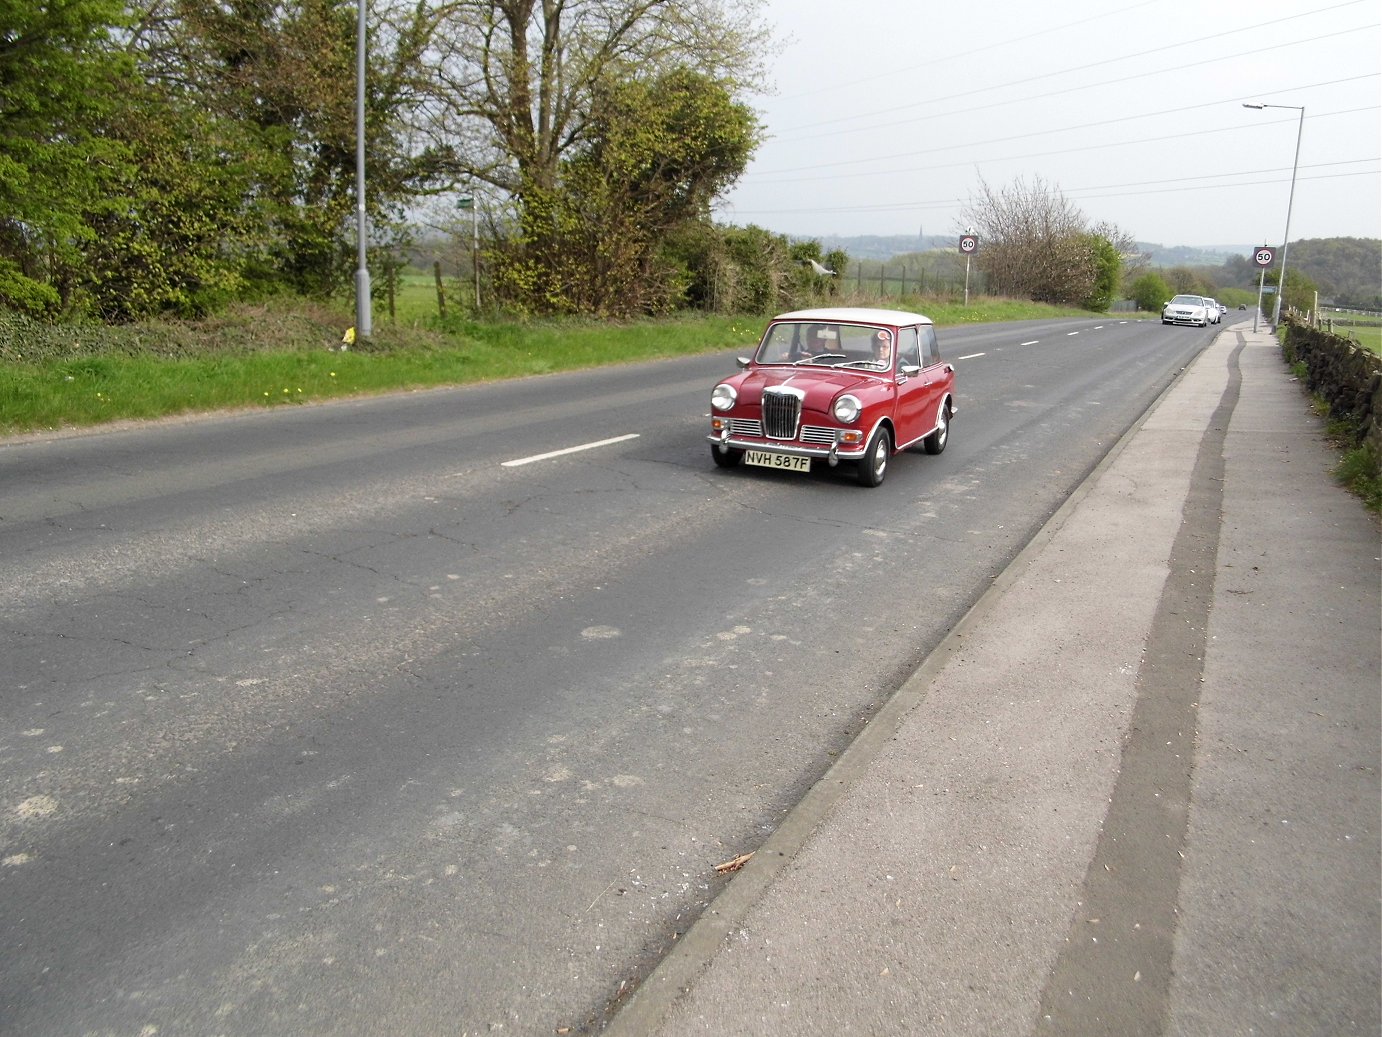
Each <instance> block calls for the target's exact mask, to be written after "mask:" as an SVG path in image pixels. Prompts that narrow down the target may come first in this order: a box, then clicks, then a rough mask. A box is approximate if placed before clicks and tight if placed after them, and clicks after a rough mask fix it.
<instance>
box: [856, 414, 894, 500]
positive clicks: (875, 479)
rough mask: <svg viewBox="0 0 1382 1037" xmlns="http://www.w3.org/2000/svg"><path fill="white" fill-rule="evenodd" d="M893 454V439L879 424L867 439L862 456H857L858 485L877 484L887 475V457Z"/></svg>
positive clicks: (880, 483)
mask: <svg viewBox="0 0 1382 1037" xmlns="http://www.w3.org/2000/svg"><path fill="white" fill-rule="evenodd" d="M892 454H893V439H892V436H890V435H888V430H887V428H885V427H884V426H882V425H880V426H879V427H878V430H877V431H876V432H874V434H873V436H872V438H870V439H869V445H868V446H867V447H866V448H865V449H864V456H863V457H861V458H859V485H860V486H879V485H882V482H883V480H884V479H885V478H887V475H888V459H889V458H890V457H892Z"/></svg>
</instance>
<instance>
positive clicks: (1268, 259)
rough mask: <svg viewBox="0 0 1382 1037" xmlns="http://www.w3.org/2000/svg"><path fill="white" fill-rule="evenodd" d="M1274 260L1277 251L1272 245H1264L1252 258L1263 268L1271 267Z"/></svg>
mask: <svg viewBox="0 0 1382 1037" xmlns="http://www.w3.org/2000/svg"><path fill="white" fill-rule="evenodd" d="M1274 259H1276V251H1275V250H1274V249H1273V248H1272V246H1270V245H1263V246H1262V247H1261V248H1259V249H1258V250H1257V252H1256V253H1255V254H1254V255H1253V257H1252V261H1253V262H1254V263H1256V264H1257V265H1258V266H1261V267H1268V266H1271V265H1272V260H1274Z"/></svg>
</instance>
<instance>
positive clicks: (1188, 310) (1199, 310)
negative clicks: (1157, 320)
mask: <svg viewBox="0 0 1382 1037" xmlns="http://www.w3.org/2000/svg"><path fill="white" fill-rule="evenodd" d="M1214 312H1215V314H1216V315H1217V314H1218V312H1219V308H1218V307H1217V306H1216V307H1215V308H1214ZM1214 319H1215V320H1217V319H1218V317H1217V316H1216V317H1215V318H1214ZM1161 323H1163V324H1193V325H1195V327H1197V328H1207V327H1209V303H1208V302H1207V301H1206V300H1205V297H1204V296H1203V295H1177V296H1176V297H1175V298H1174V299H1172V300H1171V301H1170V302H1168V303H1167V304H1166V305H1165V306H1163V307H1162V308H1161Z"/></svg>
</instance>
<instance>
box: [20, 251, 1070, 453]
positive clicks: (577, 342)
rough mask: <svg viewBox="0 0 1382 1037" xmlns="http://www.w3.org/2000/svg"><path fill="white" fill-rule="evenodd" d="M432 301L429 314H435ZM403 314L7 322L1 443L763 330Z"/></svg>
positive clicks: (412, 305) (557, 367) (275, 313)
mask: <svg viewBox="0 0 1382 1037" xmlns="http://www.w3.org/2000/svg"><path fill="white" fill-rule="evenodd" d="M429 294H430V297H431V301H432V309H431V310H430V311H429V310H428V309H427V307H426V304H425V303H424V302H423V300H424V299H425V298H426V297H427V296H428V295H429ZM831 302H832V304H842V305H843V304H848V305H872V304H873V303H872V302H871V301H870V300H857V299H849V300H845V299H835V300H831ZM396 303H397V306H396V312H397V313H398V314H399V315H400V318H401V317H402V314H403V313H405V312H406V313H408V315H409V319H408V320H406V321H405V320H403V319H399V320H398V321H397V322H394V323H390V322H389V321H388V320H387V317H385V318H384V319H383V320H381V319H380V318H379V317H378V316H376V317H375V318H374V327H373V331H374V334H373V336H372V337H371V338H370V340H369V341H368V342H360V343H357V344H356V346H354V347H352V348H350V349H349V350H346V351H344V352H343V351H340V350H339V348H338V347H339V345H340V342H341V336H342V333H343V332H344V330H345V328H346V327H347V326H348V325H349V324H350V323H351V317H350V316H349V314H350V312H351V311H350V309H349V307H348V305H342V306H338V307H334V308H333V307H320V306H314V305H311V304H304V303H300V302H298V303H282V304H278V305H276V306H254V307H251V306H244V307H238V308H236V309H233V310H231V311H229V312H227V313H225V314H221V315H218V316H217V317H216V318H214V319H211V320H206V321H201V322H196V323H166V322H164V323H158V322H156V323H148V324H141V325H133V326H125V327H105V326H97V325H91V326H72V325H62V326H47V325H40V324H35V323H33V322H28V321H22V320H20V319H18V318H12V317H7V316H5V315H4V314H0V435H14V434H18V433H24V432H33V431H38V430H54V429H60V428H80V427H88V426H93V425H100V424H104V423H109V422H114V421H121V420H141V419H153V418H160V417H166V416H170V415H178V414H189V413H197V412H205V411H215V410H226V409H238V408H246V407H255V408H257V407H282V406H294V405H301V404H304V403H310V402H318V401H323V400H331V399H339V398H342V397H348V396H359V395H370V394H378V393H385V392H396V391H400V390H408V389H417V388H427V387H434V386H442V385H465V384H471V383H476V382H487V381H495V380H500V379H510V378H523V377H527V376H530V375H539V374H548V373H551V372H556V371H570V370H575V369H579V368H587V367H596V366H602V365H609V364H621V363H633V362H637V361H643V360H654V359H660V358H668V357H676V356H690V355H697V354H705V353H712V352H716V351H720V350H725V351H728V350H740V351H747V349H748V348H749V347H751V345H752V344H753V343H755V342H756V341H757V339H758V336H759V334H760V332H761V330H762V327H763V323H764V319H763V318H762V317H749V316H740V317H722V316H692V317H678V318H669V319H665V320H656V321H653V320H647V321H633V322H622V323H613V322H596V321H577V320H567V321H531V322H518V321H504V322H500V321H471V320H463V319H459V318H457V317H456V316H455V315H454V313H453V312H452V311H451V310H450V308H449V309H448V319H447V320H446V321H441V320H440V319H438V318H437V316H436V313H435V287H434V285H432V283H431V282H430V280H425V279H421V278H414V279H410V280H409V281H408V282H407V283H406V284H405V290H404V291H401V292H400V293H399V297H398V299H397V300H396ZM405 303H406V307H405V305H404V304H405ZM890 304H891V305H892V306H906V307H907V308H911V309H916V310H920V311H921V312H923V313H926V314H927V315H928V316H930V317H932V319H933V320H935V321H936V322H937V324H939V325H941V326H942V327H944V326H946V325H955V324H965V323H973V322H981V321H1000V320H1024V319H1032V318H1039V317H1051V316H1058V315H1064V314H1071V315H1078V316H1083V317H1089V316H1091V315H1090V314H1089V313H1087V312H1082V311H1079V310H1058V309H1055V308H1052V307H1049V306H1042V305H1038V304H1034V303H1021V302H1014V301H1010V300H989V299H985V300H980V301H976V302H975V303H974V304H973V305H971V306H968V307H966V306H962V305H959V304H956V303H953V302H946V301H936V300H906V301H905V302H901V303H899V302H898V301H897V300H890ZM942 343H944V334H943V333H942Z"/></svg>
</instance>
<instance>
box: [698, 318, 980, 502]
mask: <svg viewBox="0 0 1382 1037" xmlns="http://www.w3.org/2000/svg"><path fill="white" fill-rule="evenodd" d="M739 366H740V367H741V368H743V370H742V371H741V372H740V373H739V374H737V375H735V376H734V377H732V378H727V379H725V380H724V381H723V382H721V383H720V384H719V385H717V386H715V389H714V390H713V391H712V392H711V394H710V406H711V414H710V436H709V437H708V438H709V439H710V442H711V447H710V452H711V456H712V457H714V458H715V463H716V464H717V465H719V466H720V467H722V468H732V467H734V466H735V465H737V464H739V463H740V462H741V461H742V462H744V463H746V464H750V465H757V466H759V467H763V468H780V469H787V470H790V471H799V472H804V471H808V470H810V467H811V461H812V459H813V458H819V459H821V460H824V461H826V462H827V463H829V464H830V465H832V466H833V465H836V464H839V463H840V462H841V461H851V462H854V463H856V464H857V466H858V472H859V481H860V482H861V483H863V484H864V485H865V486H877V485H878V484H879V483H881V482H882V481H883V477H884V475H886V474H887V471H888V460H889V458H891V457H892V455H893V454H895V453H898V452H899V451H901V450H906V449H907V448H908V447H910V446H913V445H915V444H917V443H921V444H922V445H923V446H924V447H925V449H926V452H927V453H928V454H939V453H940V452H941V451H942V450H944V449H945V444H946V440H947V439H949V437H950V419H951V418H952V417H953V416H954V414H955V368H954V367H952V366H951V365H950V364H947V363H946V362H945V361H943V360H942V359H941V354H940V344H939V343H938V342H937V340H936V329H935V328H934V327H933V326H932V324H931V321H930V319H929V318H927V317H923V316H922V315H921V314H919V313H903V312H901V311H899V310H881V309H864V308H855V307H840V308H832V309H819V310H797V311H795V312H793V313H783V314H781V315H779V316H777V317H774V318H773V319H772V321H770V322H769V324H768V329H767V331H765V332H764V333H763V338H762V340H761V341H760V342H759V343H758V350H757V351H756V352H755V354H754V355H753V357H752V358H750V357H740V358H739Z"/></svg>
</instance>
